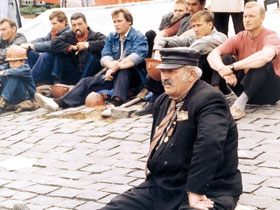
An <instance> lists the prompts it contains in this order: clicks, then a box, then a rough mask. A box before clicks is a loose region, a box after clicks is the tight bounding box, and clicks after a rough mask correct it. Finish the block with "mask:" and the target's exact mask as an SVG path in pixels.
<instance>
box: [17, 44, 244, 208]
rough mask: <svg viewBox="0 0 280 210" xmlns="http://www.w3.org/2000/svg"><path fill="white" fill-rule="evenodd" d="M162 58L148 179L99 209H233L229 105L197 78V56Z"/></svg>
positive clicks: (233, 135)
mask: <svg viewBox="0 0 280 210" xmlns="http://www.w3.org/2000/svg"><path fill="white" fill-rule="evenodd" d="M161 54H162V63H161V64H160V65H159V66H158V68H160V69H161V81H162V83H163V86H164V90H165V93H164V94H162V95H161V96H159V97H158V99H157V100H156V102H155V108H154V112H153V124H152V132H151V145H150V150H149V153H148V161H147V164H146V174H147V178H146V180H145V181H144V182H143V183H142V184H140V185H139V186H137V187H135V188H132V189H130V190H128V191H126V192H124V193H122V194H120V195H118V196H116V197H115V198H114V199H112V200H111V201H110V202H109V203H108V204H107V205H106V206H105V207H103V208H101V210H132V209H133V210H148V209H149V210H150V209H153V210H194V209H204V210H209V209H211V210H213V209H214V210H222V209H223V210H233V209H234V208H235V206H236V203H237V201H238V199H239V196H240V194H241V192H242V184H241V175H240V172H239V170H238V169H237V167H238V156H237V145H238V131H237V126H236V123H235V122H234V120H233V119H232V116H231V114H230V112H229V107H228V105H227V102H226V100H225V98H224V96H223V94H222V93H221V92H220V91H219V90H217V89H215V88H214V87H212V86H211V85H209V84H207V83H206V82H204V81H202V80H200V79H199V77H200V76H201V74H202V72H201V69H199V68H198V67H197V65H198V58H199V54H198V53H197V52H196V51H193V50H191V49H180V50H178V49H176V48H166V49H162V50H161ZM209 122H211V123H209ZM14 209H19V208H14ZM20 209H24V208H20Z"/></svg>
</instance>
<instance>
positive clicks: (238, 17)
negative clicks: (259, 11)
mask: <svg viewBox="0 0 280 210" xmlns="http://www.w3.org/2000/svg"><path fill="white" fill-rule="evenodd" d="M231 18H232V22H233V27H234V31H235V34H238V33H239V32H240V31H243V30H244V25H243V12H237V13H231Z"/></svg>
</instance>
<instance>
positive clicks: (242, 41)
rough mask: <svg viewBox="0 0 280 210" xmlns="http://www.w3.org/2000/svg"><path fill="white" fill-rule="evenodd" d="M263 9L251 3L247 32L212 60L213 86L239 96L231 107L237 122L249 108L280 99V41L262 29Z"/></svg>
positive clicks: (215, 53)
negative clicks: (228, 89) (247, 107)
mask: <svg viewBox="0 0 280 210" xmlns="http://www.w3.org/2000/svg"><path fill="white" fill-rule="evenodd" d="M264 17H265V9H264V7H263V5H261V4H259V3H257V2H248V3H247V4H246V5H245V9H244V15H243V24H244V27H245V31H242V32H240V33H239V34H237V35H235V36H233V37H231V38H230V39H228V40H227V41H226V42H225V43H223V44H222V45H221V46H219V47H217V48H216V49H214V50H213V51H212V52H211V53H210V54H209V56H208V61H209V63H210V65H211V67H212V68H213V69H214V70H215V71H214V72H213V77H212V84H213V85H214V86H216V87H217V88H220V89H224V88H225V87H226V86H227V85H228V86H230V88H231V89H232V90H233V91H234V93H235V94H236V95H237V96H238V98H237V99H236V100H235V102H234V104H233V105H232V106H231V114H232V115H233V118H234V119H236V120H238V119H240V118H242V117H243V116H244V115H245V107H246V104H247V103H249V104H260V105H261V104H274V103H276V102H277V101H278V100H279V99H280V37H279V36H278V35H277V34H276V32H274V31H271V30H268V29H266V28H264V27H263V26H262V23H263V21H264Z"/></svg>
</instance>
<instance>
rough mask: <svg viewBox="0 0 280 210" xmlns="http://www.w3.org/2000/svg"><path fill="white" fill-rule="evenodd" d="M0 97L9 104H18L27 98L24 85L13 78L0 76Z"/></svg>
mask: <svg viewBox="0 0 280 210" xmlns="http://www.w3.org/2000/svg"><path fill="white" fill-rule="evenodd" d="M0 81H1V87H0V92H1V96H2V97H3V98H5V99H6V100H7V101H8V103H9V104H18V103H20V102H22V101H24V100H25V99H26V98H27V95H26V94H27V91H26V89H25V86H24V83H23V82H22V81H21V80H20V79H19V78H17V77H14V76H9V77H7V76H0Z"/></svg>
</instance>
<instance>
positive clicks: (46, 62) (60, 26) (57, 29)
mask: <svg viewBox="0 0 280 210" xmlns="http://www.w3.org/2000/svg"><path fill="white" fill-rule="evenodd" d="M49 20H50V22H51V25H52V28H51V31H50V32H49V33H48V34H47V36H45V37H40V38H38V39H35V40H33V41H31V42H30V43H24V44H21V47H23V48H25V49H27V50H28V51H27V57H28V64H29V66H30V68H31V74H32V77H33V79H34V82H35V84H38V83H46V84H53V82H54V78H53V76H52V70H53V66H54V60H55V55H54V54H53V53H51V49H50V45H51V40H52V39H54V38H55V37H57V36H60V35H61V34H62V33H64V32H65V31H67V30H69V29H70V27H69V26H68V20H67V16H66V14H65V13H64V12H62V11H54V12H52V13H51V14H50V16H49Z"/></svg>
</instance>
